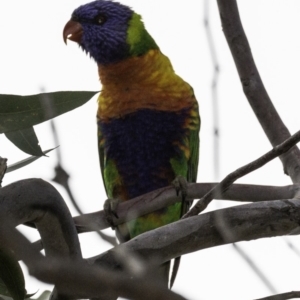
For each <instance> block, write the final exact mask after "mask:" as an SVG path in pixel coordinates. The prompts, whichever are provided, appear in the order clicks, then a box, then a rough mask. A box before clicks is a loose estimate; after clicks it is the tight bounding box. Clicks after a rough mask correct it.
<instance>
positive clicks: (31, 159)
mask: <svg viewBox="0 0 300 300" xmlns="http://www.w3.org/2000/svg"><path fill="white" fill-rule="evenodd" d="M57 147H59V146H57ZM57 147H55V148H52V149H48V150H45V151H43V154H47V153H49V152H50V151H52V150H54V149H56V148H57ZM39 158H41V156H30V157H28V158H25V159H23V160H20V161H18V162H16V163H14V164H11V165H9V166H8V167H7V169H6V173H9V172H13V171H16V170H18V169H21V168H23V167H25V166H27V165H29V164H31V163H32V162H34V161H36V160H37V159H39Z"/></svg>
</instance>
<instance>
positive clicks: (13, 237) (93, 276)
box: [0, 213, 185, 300]
mask: <svg viewBox="0 0 300 300" xmlns="http://www.w3.org/2000/svg"><path fill="white" fill-rule="evenodd" d="M1 220H3V221H4V222H2V223H1V224H0V243H1V245H3V244H4V245H7V246H8V247H9V248H11V249H13V250H14V252H15V253H16V254H17V256H19V257H21V258H22V260H23V261H24V263H25V264H26V266H27V267H28V270H29V273H30V274H31V275H33V276H35V277H36V278H38V279H39V280H42V281H44V282H48V283H52V284H55V285H56V286H57V288H58V289H59V291H60V292H61V293H63V295H64V297H63V299H66V298H65V296H68V297H72V298H77V299H78V298H83V299H86V298H98V297H99V296H101V299H110V298H106V297H107V296H108V295H111V292H113V294H117V295H120V296H122V297H126V298H128V299H145V300H152V299H166V300H185V298H184V297H182V296H180V295H178V294H176V293H174V292H172V291H170V290H168V288H167V287H166V286H164V285H162V284H161V283H160V282H159V281H158V280H156V279H155V278H153V277H145V276H140V277H136V278H134V280H132V278H131V277H130V276H124V274H120V273H117V272H111V271H108V270H103V269H101V268H99V267H96V266H91V265H89V264H87V263H86V262H84V261H83V260H79V261H78V260H77V261H76V260H75V261H74V260H68V259H67V260H66V259H62V258H61V257H60V258H59V257H56V258H48V257H44V256H43V255H42V254H41V253H40V252H39V251H36V250H35V249H34V248H33V247H31V244H30V242H29V241H28V240H27V239H26V238H25V237H24V236H23V235H22V234H21V233H19V232H18V231H17V230H16V229H15V228H14V224H13V222H11V221H10V220H9V219H8V218H7V217H6V216H5V215H4V214H2V213H1ZM103 296H104V297H103ZM102 297H103V298H102ZM114 299H115V298H114Z"/></svg>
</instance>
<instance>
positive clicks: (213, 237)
mask: <svg viewBox="0 0 300 300" xmlns="http://www.w3.org/2000/svg"><path fill="white" fill-rule="evenodd" d="M299 220H300V201H299V200H285V201H280V200H275V201H270V202H260V203H252V204H245V205H240V206H235V207H230V208H226V209H221V210H217V211H213V212H209V213H204V214H201V215H198V216H194V217H190V218H187V219H182V220H180V221H177V222H175V223H172V224H170V225H167V226H163V227H160V228H158V229H155V230H153V231H150V232H146V233H144V234H142V235H139V236H138V237H136V238H134V239H132V240H130V241H129V242H127V243H124V244H121V245H119V246H118V247H115V248H113V249H112V250H110V251H108V252H106V253H104V254H102V255H100V256H97V257H95V258H91V259H90V261H91V262H94V263H97V264H100V265H106V266H107V265H109V266H111V267H112V268H115V269H119V268H120V263H119V262H118V260H117V259H116V257H117V255H116V253H120V252H121V253H126V252H128V251H130V252H132V251H134V253H136V254H137V255H141V256H142V257H148V259H149V257H156V258H157V263H158V264H161V263H163V262H165V261H168V260H170V259H172V258H175V257H178V256H181V255H184V254H188V253H191V252H194V251H199V250H202V249H206V248H210V247H215V246H220V245H225V244H228V243H236V242H240V241H250V240H253V239H259V238H265V237H275V236H282V235H289V234H299V233H300V225H299V224H300V221H299ZM158 255H159V258H158Z"/></svg>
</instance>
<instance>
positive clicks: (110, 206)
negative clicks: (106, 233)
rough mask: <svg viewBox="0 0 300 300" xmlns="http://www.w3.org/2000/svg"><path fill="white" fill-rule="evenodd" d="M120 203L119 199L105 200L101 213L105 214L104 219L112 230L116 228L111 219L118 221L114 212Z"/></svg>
mask: <svg viewBox="0 0 300 300" xmlns="http://www.w3.org/2000/svg"><path fill="white" fill-rule="evenodd" d="M120 202H121V201H120V200H119V199H107V200H105V202H104V206H103V211H104V214H105V218H106V220H107V222H108V223H109V224H110V226H111V228H112V229H115V228H116V226H115V225H114V221H113V217H116V218H117V219H119V217H118V215H117V212H116V210H117V207H118V205H119V203H120Z"/></svg>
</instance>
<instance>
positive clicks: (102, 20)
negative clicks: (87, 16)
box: [95, 14, 106, 25]
mask: <svg viewBox="0 0 300 300" xmlns="http://www.w3.org/2000/svg"><path fill="white" fill-rule="evenodd" d="M105 21H106V17H105V16H104V15H102V14H99V15H98V16H97V17H96V18H95V23H97V24H99V25H102V24H103V23H105Z"/></svg>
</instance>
